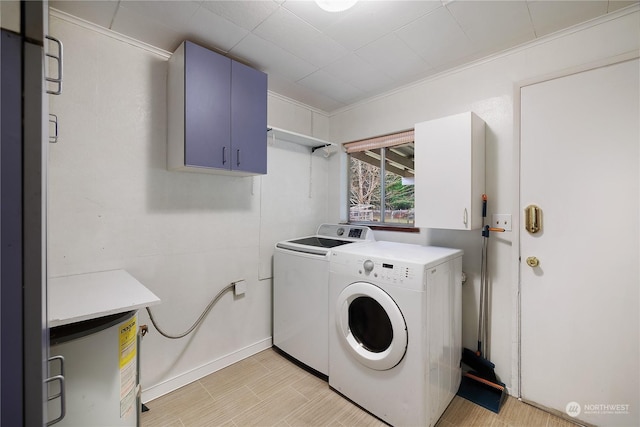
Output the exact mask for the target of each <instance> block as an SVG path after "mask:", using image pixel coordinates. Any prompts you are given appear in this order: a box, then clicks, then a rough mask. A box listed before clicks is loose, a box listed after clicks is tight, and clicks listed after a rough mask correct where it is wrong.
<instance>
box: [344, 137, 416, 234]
mask: <svg viewBox="0 0 640 427" xmlns="http://www.w3.org/2000/svg"><path fill="white" fill-rule="evenodd" d="M344 146H345V148H346V151H347V154H348V155H349V179H348V183H349V184H348V185H349V221H350V222H360V223H375V224H378V225H385V226H409V227H413V218H414V185H413V184H414V166H413V165H414V162H413V157H414V149H413V148H414V141H413V130H411V131H406V132H401V133H396V134H392V135H385V136H380V137H376V138H370V139H365V140H360V141H354V142H349V143H346V144H345V145H344Z"/></svg>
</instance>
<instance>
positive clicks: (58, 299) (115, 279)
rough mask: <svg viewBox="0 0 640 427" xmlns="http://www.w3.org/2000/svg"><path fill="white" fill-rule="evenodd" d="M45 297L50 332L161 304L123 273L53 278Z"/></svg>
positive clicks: (110, 272) (105, 272) (114, 271)
mask: <svg viewBox="0 0 640 427" xmlns="http://www.w3.org/2000/svg"><path fill="white" fill-rule="evenodd" d="M48 293H49V313H48V314H49V327H50V328H53V327H56V326H61V325H67V324H69V323H75V322H81V321H84V320H89V319H95V318H97V317H102V316H109V315H111V314H117V313H123V312H125V311H130V310H137V309H139V308H142V307H148V306H152V305H156V304H160V299H159V298H158V297H157V296H155V295H154V294H153V293H152V292H151V291H150V290H149V289H147V288H146V287H145V286H144V285H143V284H142V283H140V282H138V281H137V280H136V279H135V278H134V277H133V276H131V275H130V274H129V273H127V272H126V271H124V270H113V271H103V272H99V273H87V274H78V275H74V276H63V277H56V278H52V279H49V281H48Z"/></svg>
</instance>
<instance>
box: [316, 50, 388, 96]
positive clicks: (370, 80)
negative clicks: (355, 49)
mask: <svg viewBox="0 0 640 427" xmlns="http://www.w3.org/2000/svg"><path fill="white" fill-rule="evenodd" d="M323 70H324V71H326V72H327V73H328V74H330V75H332V76H334V77H337V78H339V79H341V80H343V81H345V82H347V83H349V84H351V85H353V86H355V87H357V88H358V89H360V90H362V91H364V92H366V93H371V92H374V91H376V90H378V89H380V88H381V87H389V86H391V85H392V83H393V80H392V79H391V78H390V77H389V76H387V75H385V74H384V73H383V72H381V71H379V70H377V69H375V68H374V67H372V66H371V64H369V63H367V62H365V61H364V60H362V59H361V58H360V57H359V56H357V55H355V54H350V55H347V56H345V57H343V58H340V59H338V60H337V61H335V62H333V63H331V64H329V65H327V66H326V67H324V68H323Z"/></svg>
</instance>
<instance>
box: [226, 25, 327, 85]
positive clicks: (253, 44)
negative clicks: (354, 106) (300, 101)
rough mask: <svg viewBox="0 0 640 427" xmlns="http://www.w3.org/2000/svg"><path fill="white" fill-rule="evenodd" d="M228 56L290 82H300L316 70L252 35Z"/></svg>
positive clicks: (301, 60)
mask: <svg viewBox="0 0 640 427" xmlns="http://www.w3.org/2000/svg"><path fill="white" fill-rule="evenodd" d="M230 54H231V55H233V56H235V57H237V58H239V59H243V60H247V61H250V63H251V64H252V65H253V66H254V67H257V68H259V69H260V70H262V71H264V72H265V73H267V74H269V75H272V74H278V75H281V76H283V77H284V78H285V79H288V80H291V81H296V80H300V79H301V78H303V77H305V76H308V75H309V74H311V73H313V72H314V71H315V70H317V69H318V67H316V66H315V65H312V64H310V63H308V62H307V61H305V60H303V59H300V58H298V57H297V56H295V55H293V54H291V53H289V52H287V51H286V50H284V49H282V48H280V47H279V46H277V45H275V44H273V43H271V42H269V41H266V40H264V39H262V38H260V37H258V36H255V35H253V34H249V35H247V37H245V38H244V39H242V41H241V42H240V43H238V44H237V45H236V46H235V47H234V48H233V49H231V51H230Z"/></svg>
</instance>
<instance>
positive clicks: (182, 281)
mask: <svg viewBox="0 0 640 427" xmlns="http://www.w3.org/2000/svg"><path fill="white" fill-rule="evenodd" d="M50 34H51V35H53V36H54V37H57V38H59V39H61V40H62V41H63V43H64V47H65V62H64V66H65V69H64V72H65V80H64V92H63V94H62V95H60V96H57V97H55V96H52V97H50V100H51V106H50V108H51V112H52V113H54V114H57V115H58V118H59V122H60V139H59V142H58V143H57V144H55V145H54V144H51V145H50V146H49V148H50V157H49V210H48V221H49V235H48V239H49V241H48V248H49V250H48V258H49V276H50V277H58V276H63V275H70V274H79V273H86V272H94V271H103V270H110V269H120V268H122V269H125V270H127V271H128V272H129V273H131V274H132V275H133V276H134V277H136V278H137V279H138V280H139V281H140V282H142V283H143V284H144V285H145V286H146V287H148V288H149V289H150V290H151V291H152V292H154V293H155V294H156V295H158V297H160V298H161V300H162V304H161V305H159V306H156V307H154V308H153V311H154V316H155V318H156V320H157V321H158V322H159V324H160V325H161V327H163V328H164V329H166V330H167V331H168V332H170V333H174V334H177V333H180V332H182V331H184V330H186V329H187V328H188V327H189V326H191V324H192V323H193V322H194V321H195V319H196V318H197V317H198V316H199V315H200V313H201V311H202V310H203V309H204V308H205V307H206V305H207V303H208V302H209V300H210V299H211V298H212V297H213V296H215V295H216V294H217V293H218V292H219V291H220V290H221V289H222V288H224V287H225V286H226V285H227V284H229V283H230V282H232V281H235V280H238V279H245V280H246V281H247V284H248V290H247V293H246V295H245V296H243V297H239V298H236V297H234V296H233V294H232V293H227V294H225V295H224V296H223V297H222V298H221V300H220V301H219V302H218V304H217V305H216V306H215V307H214V309H213V310H212V311H211V313H210V314H209V315H208V317H207V318H206V320H205V321H204V323H203V324H202V325H201V326H200V327H199V328H198V329H197V330H196V331H195V332H194V333H193V334H192V335H190V336H189V337H187V338H183V339H181V340H167V339H165V338H163V337H161V336H160V335H159V334H158V333H157V332H156V331H155V330H154V329H153V328H152V327H151V325H150V322H149V320H148V317H147V314H146V312H143V311H141V312H140V319H139V321H140V323H141V324H142V323H148V324H149V325H150V334H148V335H147V336H146V337H145V338H144V342H143V346H142V386H143V400H144V401H147V400H149V399H152V398H154V397H156V396H158V395H161V394H164V393H166V392H168V391H170V390H171V389H173V388H176V387H179V386H181V385H183V384H186V383H188V382H190V381H193V380H195V379H197V378H198V377H200V376H202V375H205V374H207V373H209V372H212V371H214V370H217V369H220V368H222V367H223V366H225V365H227V364H230V363H233V362H235V361H237V360H240V359H242V358H244V357H246V356H248V355H250V354H252V353H253V352H256V351H259V350H261V349H263V348H266V347H269V346H270V345H271V280H270V278H271V255H272V253H273V250H272V248H273V245H274V243H275V242H277V241H279V240H283V239H285V238H291V237H295V236H299V235H304V234H313V232H314V231H315V229H316V227H317V226H318V224H319V223H321V222H324V221H326V219H327V215H328V208H327V201H328V187H327V185H328V178H327V177H328V166H329V163H328V161H327V160H326V159H325V158H323V157H322V156H319V155H314V156H311V154H310V150H309V148H307V147H301V146H298V145H294V144H291V143H287V142H280V141H271V140H270V142H269V148H268V174H267V175H266V176H261V177H249V178H238V177H227V176H216V175H208V174H196V173H186V172H169V171H167V170H166V131H167V129H166V106H165V103H166V89H165V85H166V60H167V53H166V52H162V51H158V50H156V49H154V48H151V47H144V46H142V45H140V44H138V43H136V42H135V41H132V40H127V39H123V38H117V37H115V36H114V34H113V33H110V32H108V31H106V30H98V29H97V28H93V27H90V26H86V25H85V24H83V23H81V22H79V21H75V20H72V19H70V18H64V17H62V16H61V15H56V14H55V13H53V14H52V16H51V17H50ZM268 114H269V117H268V121H269V124H270V125H273V126H277V127H279V128H284V129H290V130H293V131H296V132H300V133H306V134H309V135H313V136H316V137H320V138H322V137H326V135H327V134H328V118H327V116H326V115H323V114H321V113H319V112H317V111H313V110H311V109H310V108H308V107H304V106H302V105H299V104H296V103H294V102H291V101H289V100H287V99H285V98H282V97H279V96H277V95H273V94H271V95H270V96H269V99H268Z"/></svg>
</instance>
